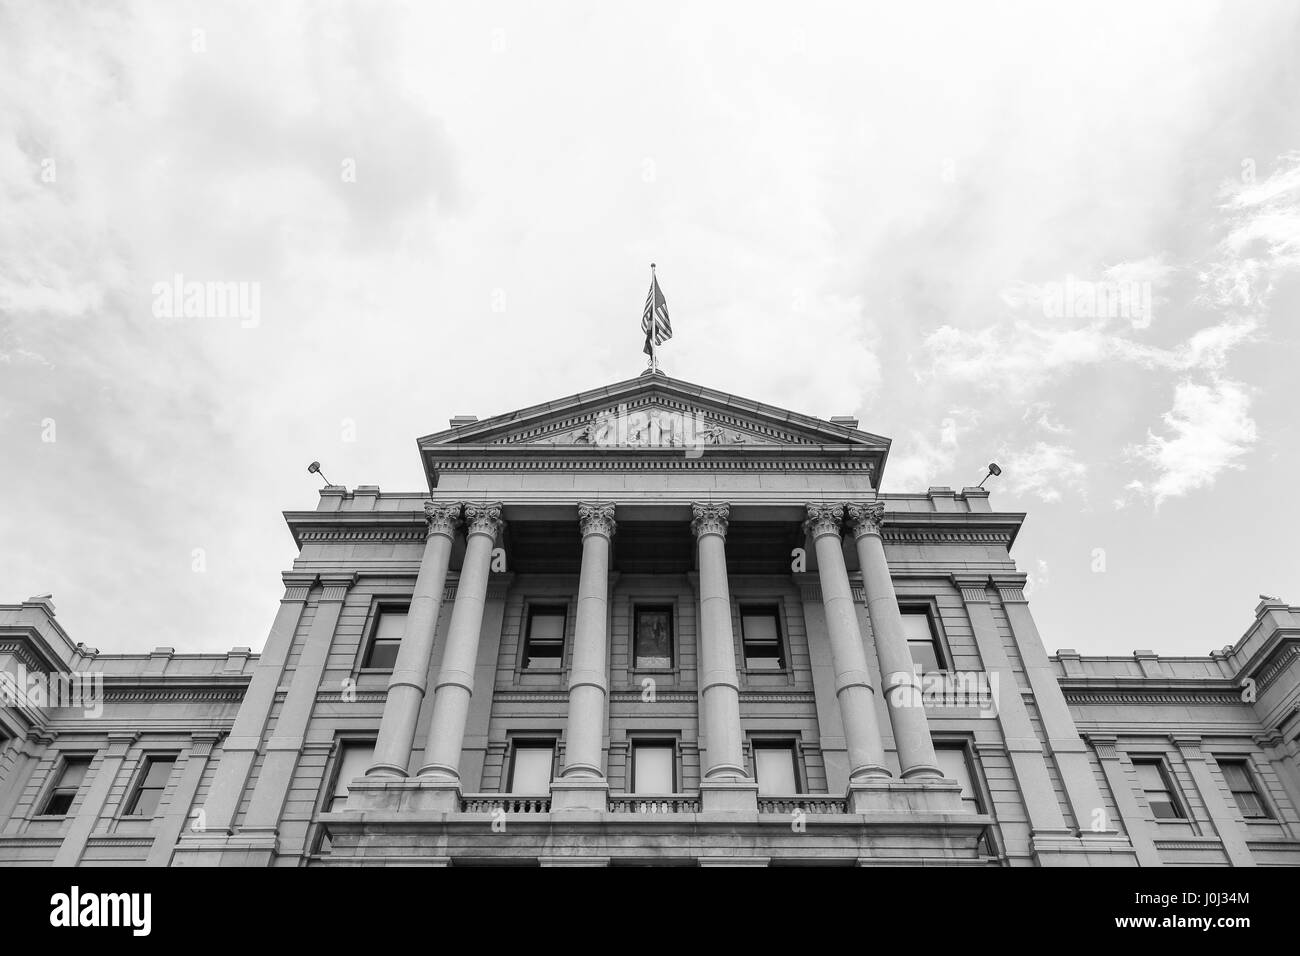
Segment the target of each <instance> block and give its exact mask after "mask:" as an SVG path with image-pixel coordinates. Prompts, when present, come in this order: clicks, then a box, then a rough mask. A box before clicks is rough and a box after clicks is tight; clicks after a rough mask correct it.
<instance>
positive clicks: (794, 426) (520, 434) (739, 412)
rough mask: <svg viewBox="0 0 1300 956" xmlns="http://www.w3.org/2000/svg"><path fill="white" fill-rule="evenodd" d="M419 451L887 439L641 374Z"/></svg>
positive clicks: (497, 419) (469, 428)
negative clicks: (460, 447)
mask: <svg viewBox="0 0 1300 956" xmlns="http://www.w3.org/2000/svg"><path fill="white" fill-rule="evenodd" d="M419 444H420V447H421V448H424V449H427V448H430V447H431V446H444V447H445V446H449V445H450V446H456V445H472V446H477V447H480V448H484V447H493V446H496V447H500V446H513V447H514V448H515V449H516V450H522V449H521V446H532V447H536V448H537V449H538V450H539V451H540V450H542V449H543V448H556V447H560V446H567V447H571V448H572V449H573V450H575V451H578V450H581V449H582V448H583V446H590V447H592V448H600V447H619V448H656V447H659V448H675V447H681V446H694V445H706V446H737V447H741V446H764V445H767V446H808V447H809V449H810V450H811V449H812V448H815V447H819V446H827V445H832V446H844V445H852V446H859V447H861V446H865V447H868V448H875V449H879V450H880V451H881V452H887V451H888V448H889V439H887V438H882V437H880V436H878V435H872V434H870V433H869V432H864V431H861V430H859V429H857V428H852V427H849V426H848V425H845V424H841V423H837V422H829V421H825V420H822V419H818V418H814V417H812V416H808V415H802V414H799V413H796V412H790V411H787V410H785V409H781V408H777V407H776V406H772V405H766V404H763V403H761V402H755V401H752V400H750V399H744V398H739V397H737V396H734V395H728V394H726V393H723V392H717V391H714V390H712V389H708V388H705V387H703V386H700V385H693V384H691V383H689V382H683V381H681V380H679V379H673V378H669V377H668V376H666V375H663V374H662V373H653V374H645V375H641V376H638V377H637V378H634V379H629V380H627V381H624V382H618V383H616V384H614V385H610V386H607V387H605V388H601V389H594V390H592V391H589V392H580V393H578V394H577V395H572V396H570V397H568V398H564V399H560V400H558V401H553V402H547V403H545V404H542V405H535V406H532V407H530V408H524V409H520V410H519V411H516V412H510V413H507V414H504V415H496V416H494V417H492V418H488V419H485V420H483V421H478V422H473V423H472V424H467V425H462V426H460V427H457V428H449V429H447V430H445V431H441V432H437V433H434V434H432V435H428V436H426V437H424V438H422V439H420V442H419Z"/></svg>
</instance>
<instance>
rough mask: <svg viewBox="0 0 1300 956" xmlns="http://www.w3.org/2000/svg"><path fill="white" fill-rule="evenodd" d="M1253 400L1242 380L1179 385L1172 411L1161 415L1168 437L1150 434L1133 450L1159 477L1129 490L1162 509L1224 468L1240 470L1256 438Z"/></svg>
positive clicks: (1206, 484)
mask: <svg viewBox="0 0 1300 956" xmlns="http://www.w3.org/2000/svg"><path fill="white" fill-rule="evenodd" d="M1250 402H1251V396H1250V392H1249V390H1248V389H1247V388H1246V387H1245V386H1244V385H1242V384H1241V383H1240V382H1232V381H1228V380H1223V379H1220V380H1216V381H1214V382H1213V383H1212V384H1210V385H1201V384H1198V383H1195V382H1192V381H1183V382H1179V383H1178V386H1177V387H1176V388H1175V390H1174V405H1173V408H1172V409H1171V410H1170V411H1168V412H1166V413H1165V414H1164V415H1163V416H1162V419H1163V422H1164V426H1165V430H1166V432H1167V434H1165V435H1156V434H1154V433H1150V432H1148V434H1147V440H1146V442H1145V443H1144V444H1142V445H1138V446H1134V447H1132V448H1130V449H1129V451H1130V454H1132V455H1133V456H1135V457H1136V458H1137V459H1139V460H1141V461H1143V462H1145V463H1146V464H1148V465H1150V466H1151V467H1152V468H1153V469H1154V470H1155V477H1154V478H1152V479H1150V480H1149V481H1141V480H1137V481H1133V482H1131V483H1130V484H1129V486H1128V487H1129V488H1130V489H1131V490H1132V491H1134V492H1136V493H1138V494H1140V495H1143V496H1146V497H1149V498H1151V499H1152V501H1153V502H1154V503H1155V504H1156V506H1159V505H1160V503H1161V502H1162V501H1165V500H1166V499H1168V498H1173V497H1177V496H1180V495H1185V494H1187V493H1188V492H1190V491H1195V490H1196V489H1198V488H1205V487H1209V486H1211V485H1213V484H1214V481H1215V479H1216V478H1217V477H1218V475H1219V474H1220V473H1221V472H1222V471H1224V470H1225V469H1228V468H1237V469H1239V468H1241V467H1242V465H1241V463H1240V459H1241V458H1242V457H1244V456H1245V455H1246V453H1247V452H1249V451H1250V449H1251V447H1252V446H1253V445H1254V444H1255V441H1256V438H1257V432H1256V428H1255V422H1254V420H1253V419H1252V418H1251V417H1250V414H1249V412H1250Z"/></svg>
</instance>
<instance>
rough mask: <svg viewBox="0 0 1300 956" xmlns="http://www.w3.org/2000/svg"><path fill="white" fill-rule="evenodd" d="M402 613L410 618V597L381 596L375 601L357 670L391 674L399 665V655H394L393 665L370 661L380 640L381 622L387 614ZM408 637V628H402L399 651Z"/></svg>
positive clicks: (398, 645) (397, 644)
mask: <svg viewBox="0 0 1300 956" xmlns="http://www.w3.org/2000/svg"><path fill="white" fill-rule="evenodd" d="M394 612H396V613H401V614H405V615H407V620H408V621H409V620H410V614H411V601H410V599H409V598H407V599H401V598H380V599H378V600H376V601H375V603H374V605H373V607H372V608H371V610H370V620H369V621H368V622H367V624H366V632H365V633H366V637H365V640H363V641H362V642H361V657H360V659H359V660H358V662H357V672H358V673H361V674H391V673H392V672H393V670H394V669H395V668H396V667H397V655H396V654H394V655H393V666H392V667H375V666H374V665H373V664H371V663H370V658H371V656H372V655H373V654H374V650H375V645H376V643H377V642H378V640H379V623H380V619H381V618H382V617H383V616H384V615H385V614H392V613H394ZM405 637H406V629H405V628H403V629H402V637H399V638H398V639H397V641H396V642H394V643H395V644H396V646H397V653H399V654H400V653H401V648H402V640H403V639H404V638H405Z"/></svg>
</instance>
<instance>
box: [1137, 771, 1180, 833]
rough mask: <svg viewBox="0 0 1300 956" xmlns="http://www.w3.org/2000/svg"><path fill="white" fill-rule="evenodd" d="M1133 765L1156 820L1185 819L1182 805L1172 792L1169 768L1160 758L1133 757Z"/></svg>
mask: <svg viewBox="0 0 1300 956" xmlns="http://www.w3.org/2000/svg"><path fill="white" fill-rule="evenodd" d="M1133 767H1134V769H1136V770H1137V775H1138V783H1139V784H1140V785H1141V787H1142V792H1143V793H1144V794H1146V798H1147V805H1148V806H1150V807H1151V813H1152V815H1153V816H1154V817H1155V818H1156V819H1157V820H1185V819H1186V818H1187V814H1185V813H1183V808H1182V805H1181V804H1180V803H1179V801H1178V796H1177V795H1176V794H1175V792H1174V784H1173V781H1172V780H1171V779H1170V778H1169V770H1168V768H1166V767H1165V762H1164V761H1163V760H1161V759H1160V758H1158V757H1157V758H1154V759H1152V758H1146V759H1135V760H1134V761H1133Z"/></svg>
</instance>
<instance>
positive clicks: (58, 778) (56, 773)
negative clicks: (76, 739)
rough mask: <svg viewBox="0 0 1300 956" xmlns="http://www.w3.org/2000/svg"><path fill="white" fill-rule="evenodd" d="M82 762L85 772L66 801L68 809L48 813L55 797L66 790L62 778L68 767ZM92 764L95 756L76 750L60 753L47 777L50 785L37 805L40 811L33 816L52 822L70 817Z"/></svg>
mask: <svg viewBox="0 0 1300 956" xmlns="http://www.w3.org/2000/svg"><path fill="white" fill-rule="evenodd" d="M82 762H84V763H85V765H86V772H85V773H84V774H82V776H81V782H80V783H78V784H77V787H76V789H75V790H73V791H72V799H71V800H69V801H68V809H67V810H65V811H64V812H62V813H50V812H49V807H50V804H51V803H52V802H53V800H54V798H55V796H56V795H57V794H58V793H59V791H60V790H66V789H67V787H64V786H63V785H62V784H63V778H64V776H65V775H66V773H67V770H68V765H69V764H72V763H82ZM94 764H95V754H93V753H86V752H85V751H76V750H74V751H69V752H67V753H60V754H59V757H58V762H57V763H56V764H55V766H54V769H53V771H52V772H51V773H50V775H49V776H50V784H49V785H48V786H47V788H46V790H45V793H44V794H42V795H41V800H40V803H38V804H37V806H39V807H40V808H41V809H40V810H38V811H37V812H36V813H35V814H34V815H35V816H38V817H48V818H50V819H54V820H66V819H68V818H69V817H70V816H72V808H73V807H74V806H76V805H77V797H78V796H79V795H80V794H81V789H82V787H84V786H85V785H86V781H87V779H88V778H89V777H90V768H91V767H92V766H94Z"/></svg>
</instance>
